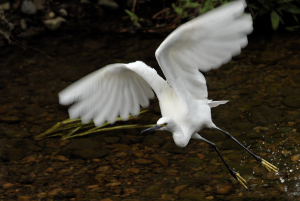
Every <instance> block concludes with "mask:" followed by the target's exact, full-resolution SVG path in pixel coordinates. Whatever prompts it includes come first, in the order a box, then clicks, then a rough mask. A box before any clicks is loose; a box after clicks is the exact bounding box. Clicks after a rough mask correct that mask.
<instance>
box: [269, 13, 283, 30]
mask: <svg viewBox="0 0 300 201" xmlns="http://www.w3.org/2000/svg"><path fill="white" fill-rule="evenodd" d="M280 20H281V19H280V16H279V15H278V13H277V12H275V11H272V13H271V23H272V28H273V30H277V28H278V26H279V22H280Z"/></svg>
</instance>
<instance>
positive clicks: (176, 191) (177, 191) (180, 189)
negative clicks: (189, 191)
mask: <svg viewBox="0 0 300 201" xmlns="http://www.w3.org/2000/svg"><path fill="white" fill-rule="evenodd" d="M187 186H188V185H180V186H177V187H175V188H174V194H176V195H177V194H179V192H180V191H182V190H183V189H184V188H185V187H187Z"/></svg>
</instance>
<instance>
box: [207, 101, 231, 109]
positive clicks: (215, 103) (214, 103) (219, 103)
mask: <svg viewBox="0 0 300 201" xmlns="http://www.w3.org/2000/svg"><path fill="white" fill-rule="evenodd" d="M227 102H228V100H221V101H212V100H209V102H208V105H209V107H211V108H212V107H217V106H219V105H222V104H225V103H227Z"/></svg>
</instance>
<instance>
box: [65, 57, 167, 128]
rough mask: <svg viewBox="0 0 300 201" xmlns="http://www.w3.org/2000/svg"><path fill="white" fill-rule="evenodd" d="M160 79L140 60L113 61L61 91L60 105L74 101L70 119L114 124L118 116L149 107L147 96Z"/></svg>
mask: <svg viewBox="0 0 300 201" xmlns="http://www.w3.org/2000/svg"><path fill="white" fill-rule="evenodd" d="M151 81H153V82H151ZM163 82H165V81H164V80H163V79H162V78H161V77H160V76H159V75H158V74H157V73H156V71H155V70H154V69H152V68H150V67H148V66H147V65H146V64H145V63H143V62H140V61H137V62H134V63H129V64H112V65H108V66H105V67H103V68H101V69H99V70H97V71H95V72H93V73H91V74H89V75H87V76H85V77H83V78H82V79H80V80H78V81H77V82H75V83H73V84H72V85H70V86H69V87H67V88H66V89H64V90H63V91H61V92H60V93H59V102H60V104H63V105H68V104H72V103H73V102H76V103H75V104H74V105H72V106H71V107H70V108H69V115H70V118H72V119H73V118H78V117H81V119H82V122H83V123H86V122H88V121H90V120H94V123H95V125H96V126H99V125H102V124H103V123H104V122H105V121H107V122H110V123H114V122H115V121H116V119H117V117H118V116H119V115H120V117H121V118H122V119H123V120H127V119H128V117H129V115H130V114H132V115H138V114H139V112H140V105H141V106H142V107H148V106H149V98H153V97H154V93H153V91H152V89H154V91H159V90H158V88H159V87H160V84H162V83H163ZM151 88H152V89H151Z"/></svg>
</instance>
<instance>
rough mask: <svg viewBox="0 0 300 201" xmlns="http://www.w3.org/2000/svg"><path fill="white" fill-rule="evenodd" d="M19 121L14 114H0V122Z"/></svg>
mask: <svg viewBox="0 0 300 201" xmlns="http://www.w3.org/2000/svg"><path fill="white" fill-rule="evenodd" d="M19 121H20V118H19V117H16V116H0V122H5V123H16V122H19Z"/></svg>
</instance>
